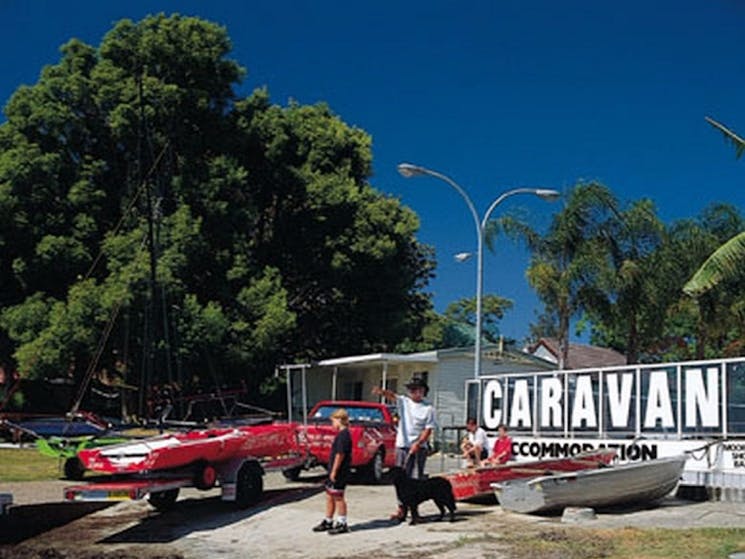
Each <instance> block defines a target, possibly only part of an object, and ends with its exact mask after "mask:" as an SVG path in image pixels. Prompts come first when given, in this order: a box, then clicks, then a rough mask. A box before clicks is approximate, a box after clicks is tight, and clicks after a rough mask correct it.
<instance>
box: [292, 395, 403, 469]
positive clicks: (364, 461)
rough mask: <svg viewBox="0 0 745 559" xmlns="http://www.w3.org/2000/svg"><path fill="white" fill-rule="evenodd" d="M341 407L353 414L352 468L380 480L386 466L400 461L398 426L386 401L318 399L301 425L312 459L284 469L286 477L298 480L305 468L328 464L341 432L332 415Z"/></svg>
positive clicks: (351, 428) (351, 417) (351, 421)
mask: <svg viewBox="0 0 745 559" xmlns="http://www.w3.org/2000/svg"><path fill="white" fill-rule="evenodd" d="M339 408H344V409H345V410H347V413H348V414H349V431H350V434H351V435H352V468H355V469H356V470H357V471H358V472H360V473H362V474H363V475H364V476H365V478H366V480H367V481H369V482H371V483H377V482H379V481H380V479H381V477H382V476H383V468H390V467H392V466H393V465H394V464H395V461H396V452H395V448H396V425H395V423H394V422H393V416H392V415H391V410H390V409H389V407H388V406H387V405H386V404H380V403H377V402H358V401H352V400H324V401H321V402H318V403H317V404H316V405H315V406H314V407H313V409H311V410H310V413H309V414H308V425H307V426H303V425H301V426H300V427H299V428H300V429H301V433H300V440H301V441H302V439H303V435H304V436H305V440H306V442H307V448H308V453H309V458H308V460H307V461H306V463H305V465H304V466H299V467H295V468H292V469H288V470H284V471H283V473H284V475H285V477H286V478H287V479H289V480H296V479H297V478H298V476H299V475H300V471H301V470H303V469H308V468H312V467H314V466H324V467H328V461H329V454H330V453H331V443H332V442H333V441H334V437H335V436H336V433H337V431H336V430H335V429H334V428H333V426H332V425H331V420H330V419H329V417H330V416H331V414H332V413H333V412H334V410H337V409H339Z"/></svg>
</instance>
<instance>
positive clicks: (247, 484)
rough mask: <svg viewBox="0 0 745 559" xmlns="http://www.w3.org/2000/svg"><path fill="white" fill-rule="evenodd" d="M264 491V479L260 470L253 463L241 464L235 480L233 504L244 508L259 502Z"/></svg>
mask: <svg viewBox="0 0 745 559" xmlns="http://www.w3.org/2000/svg"><path fill="white" fill-rule="evenodd" d="M263 493H264V479H263V478H262V477H261V470H260V469H259V468H258V467H257V466H256V465H254V464H251V463H248V464H244V465H243V466H241V469H240V470H238V475H237V477H236V480H235V504H236V505H237V506H238V508H241V509H245V508H248V507H250V506H251V505H254V504H256V503H258V502H259V500H260V499H261V495H262V494H263Z"/></svg>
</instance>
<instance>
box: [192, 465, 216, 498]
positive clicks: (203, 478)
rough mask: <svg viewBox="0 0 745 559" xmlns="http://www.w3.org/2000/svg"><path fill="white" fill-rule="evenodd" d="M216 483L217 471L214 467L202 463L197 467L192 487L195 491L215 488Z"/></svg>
mask: <svg viewBox="0 0 745 559" xmlns="http://www.w3.org/2000/svg"><path fill="white" fill-rule="evenodd" d="M216 481H217V471H216V470H215V467H214V466H212V465H210V464H207V463H202V464H199V465H198V466H197V469H196V472H195V474H194V486H195V487H196V488H197V489H200V490H202V491H206V490H207V489H212V488H213V487H214V486H215V482H216Z"/></svg>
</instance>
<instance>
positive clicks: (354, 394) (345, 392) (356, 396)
mask: <svg viewBox="0 0 745 559" xmlns="http://www.w3.org/2000/svg"><path fill="white" fill-rule="evenodd" d="M341 399H342V400H362V381H359V382H345V383H344V386H343V388H342V394H341Z"/></svg>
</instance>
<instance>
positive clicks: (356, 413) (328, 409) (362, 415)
mask: <svg viewBox="0 0 745 559" xmlns="http://www.w3.org/2000/svg"><path fill="white" fill-rule="evenodd" d="M337 409H339V408H338V407H334V406H321V407H320V408H318V409H317V410H316V413H314V414H313V419H314V420H316V421H318V420H326V421H329V417H330V416H331V414H332V413H334V412H335V411H336V410H337ZM344 409H345V410H347V413H348V414H349V421H351V422H352V423H358V422H377V423H382V422H383V421H384V420H385V418H384V417H383V412H382V411H381V410H380V409H377V408H363V407H359V408H356V407H345V408H344Z"/></svg>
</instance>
